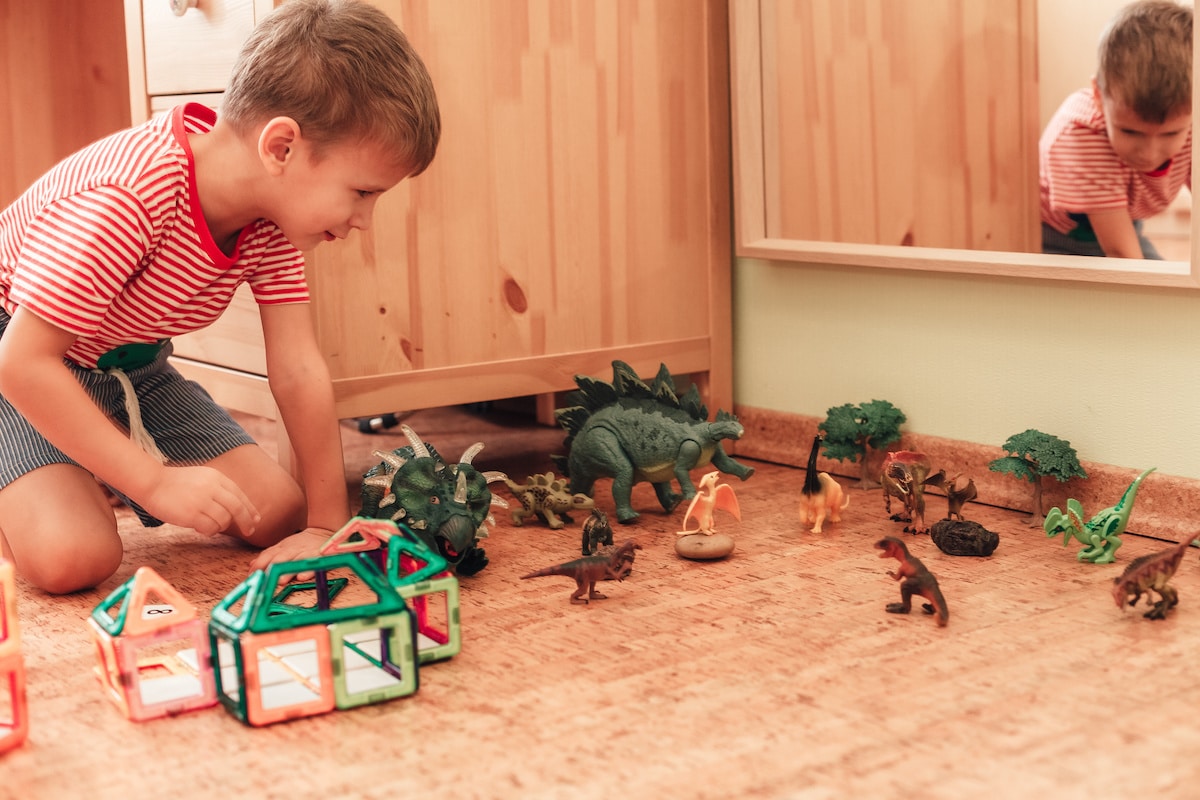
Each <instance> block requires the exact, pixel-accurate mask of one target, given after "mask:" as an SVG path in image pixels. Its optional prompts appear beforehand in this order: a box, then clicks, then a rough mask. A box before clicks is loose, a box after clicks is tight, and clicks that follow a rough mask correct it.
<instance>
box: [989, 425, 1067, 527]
mask: <svg viewBox="0 0 1200 800" xmlns="http://www.w3.org/2000/svg"><path fill="white" fill-rule="evenodd" d="M1004 450H1005V452H1007V453H1008V454H1009V455H1007V456H1005V457H1003V458H997V459H996V460H995V461H992V462H991V463H989V464H988V469H990V470H991V471H992V472H1007V473H1009V474H1010V475H1014V476H1016V477H1018V478H1020V479H1021V480H1025V481H1029V482H1030V483H1031V484H1033V515H1032V516H1031V517H1030V518H1029V524H1030V525H1031V526H1038V527H1040V526H1041V525H1042V521H1043V519H1044V518H1045V516H1044V514H1043V512H1042V478H1043V477H1045V476H1047V475H1049V476H1051V477H1053V478H1055V479H1057V480H1058V482H1059V483H1064V482H1066V481H1069V480H1070V479H1071V478H1086V477H1087V472H1085V471H1084V469H1083V467H1082V466H1080V464H1079V458H1078V456H1076V454H1075V448H1073V447H1071V443H1070V442H1068V441H1066V440H1065V439H1060V438H1058V437H1057V436H1051V435H1050V434H1048V433H1042V432H1041V431H1039V430H1034V429H1033V428H1030V429H1029V430H1027V431H1025V432H1024V433H1017V434H1014V435H1012V436H1010V437H1008V441H1006V442H1005V443H1004Z"/></svg>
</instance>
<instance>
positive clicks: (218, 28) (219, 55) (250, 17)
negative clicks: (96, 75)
mask: <svg viewBox="0 0 1200 800" xmlns="http://www.w3.org/2000/svg"><path fill="white" fill-rule="evenodd" d="M142 26H143V27H142V36H143V42H144V44H145V58H146V92H147V94H150V95H158V94H188V93H192V92H220V91H224V89H225V85H226V84H227V83H228V82H229V73H230V70H232V68H233V62H234V60H235V59H236V58H237V54H238V51H239V50H240V49H241V46H242V42H244V41H245V40H246V37H247V36H249V35H250V31H251V30H252V29H253V28H254V1H253V0H198V4H197V6H196V7H195V8H189V9H188V10H187V13H185V14H184V15H183V16H175V14H174V13H173V12H172V11H171V5H170V3H169V2H168V0H142Z"/></svg>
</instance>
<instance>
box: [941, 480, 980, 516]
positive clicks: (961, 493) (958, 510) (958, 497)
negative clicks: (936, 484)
mask: <svg viewBox="0 0 1200 800" xmlns="http://www.w3.org/2000/svg"><path fill="white" fill-rule="evenodd" d="M957 484H958V476H957V475H955V476H954V477H953V478H951V479H950V480H949V481H947V482H945V483H943V484H942V490H943V491H945V492H946V519H954V518H955V517H958V518H959V519H960V520H962V519H965V517H963V513H962V510H963V506H964V505H966V504H967V503H969V502H970V501H972V500H974V499H975V498H976V497H978V496H979V490H978V489H977V488H975V479H974V478H967V485H966V486H964V487H962V488H961V489H960V488H958V486H957Z"/></svg>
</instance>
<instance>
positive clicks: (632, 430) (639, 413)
mask: <svg viewBox="0 0 1200 800" xmlns="http://www.w3.org/2000/svg"><path fill="white" fill-rule="evenodd" d="M575 383H576V385H577V386H578V387H579V394H580V395H581V396H582V399H583V404H582V405H578V406H572V407H570V408H560V409H558V410H557V411H556V412H555V417H556V419H557V420H558V423H559V425H561V426H562V427H563V429H564V430H566V432H567V438H566V441H565V442H564V444H565V446H566V448H567V451H568V452H567V455H565V456H561V455H559V456H554V457H553V459H554V462H555V464H556V465H557V466H558V468H559V469H560V470H561V471H562V472H563V473H564V474H565V475H567V476H568V477H569V478H570V480H571V484H570V485H571V491H572V492H581V493H583V494H586V495H588V496H591V495H592V489H593V487H594V486H595V483H596V481H597V480H598V479H600V478H612V479H613V481H612V495H613V501H614V503H615V505H616V507H617V521H618V522H632V521H633V520H635V519H637V517H638V513H637V512H636V511H634V510H633V506H632V505H631V503H630V498H631V494H632V491H633V486H634V484H635V483H639V482H648V483H650V484H652V485H653V486H654V493H655V495H656V496H657V497H658V502H659V503H661V504H662V507H663V509H664V510H665V511H667V513H670V512H672V511H674V510H675V507H676V506H678V505H679V503H680V502H682V501H683V500H690V499H692V498H693V497H695V496H696V487H695V485H694V484H693V483H692V479H691V476H690V474H689V472H690V471H691V470H693V469H697V468H700V467H704V466H706V465H707V464H709V463H711V464H712V465H713V466H714V467H716V468H717V469H719V470H720V471H721V472H724V473H727V474H730V475H736V476H737V477H739V478H741V479H742V480H746V479H747V478H749V477H750V476H751V475H753V474H754V469H753V468H752V467H747V466H746V465H744V464H740V463H738V462H737V461H735V460H733V459H732V458H730V457H729V455H728V454H727V453H726V452H725V450H724V449H723V448H722V447H721V441H722V440H723V439H737V438H740V437H741V435H742V434H743V433H744V432H745V429H744V428H743V427H742V424H741V423H740V422H738V421H737V419H736V418H734V416H733V415H732V414H729V413H728V412H726V411H718V412H717V418H716V420H715V421H714V422H708V421H707V419H708V410H707V409H706V408H705V407H704V404H703V403H701V402H700V393H699V391H697V390H696V387H695V386H692V387H691V388H690V389H688V391H687V392H686V393H685V394H684V395H683V396H682V397H679V396H677V395H676V393H675V383H674V381H673V380H672V379H671V373H670V371H669V370H668V369H667V366H666V364H662V365H660V367H659V370H658V375H657V376H656V377H655V379H654V381H653V383H652V384H650V385H647V384H646V383H644V382H643V381H642V380H641V379H640V378H638V376H637V373H635V372H634V371H633V368H631V367H630V366H629V365H628V364H626V363H624V362H623V361H614V362H613V382H612V383H611V384H608V383H605V382H603V381H600V380H595V379H593V378H589V377H587V376H584V375H577V376H575ZM672 478H674V479H675V480H676V481H678V482H679V488H680V491H681V492H682V493H681V494H677V493H675V492H674V491H672V487H671V479H672Z"/></svg>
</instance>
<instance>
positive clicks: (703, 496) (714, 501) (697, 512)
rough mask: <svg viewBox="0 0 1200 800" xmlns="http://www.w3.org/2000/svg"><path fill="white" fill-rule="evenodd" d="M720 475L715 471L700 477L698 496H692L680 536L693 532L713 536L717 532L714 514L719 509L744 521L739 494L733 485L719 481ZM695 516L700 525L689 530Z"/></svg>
mask: <svg viewBox="0 0 1200 800" xmlns="http://www.w3.org/2000/svg"><path fill="white" fill-rule="evenodd" d="M720 477H721V473H720V472H715V471H714V472H710V473H708V474H707V475H705V476H704V477H703V478H701V479H700V485H699V486H697V487H696V496H695V497H693V498H692V504H691V505H689V506H688V510H687V513H686V514H685V515H684V516H683V530H681V531H678V535H679V536H688V535H690V534H693V533H704V534H708V535H709V536H711V535H712V534H713V533H715V532H716V529H715V526H714V525H713V515H714V512H716V511H717V510H718V509H720V510H722V511H728V512H729V513H730V514H732V515H733V518H734V519H736V520H737V521H738V522H741V521H742V512H741V509H739V508H738V501H737V495H736V494H734V493H733V487H732V486H730V485H729V484H727V483H722V484H718V483H717V479H718V478H720ZM693 517H695V518H696V524H697V525H699V526H700V527H699V528H696V529H694V530H689V529H688V523H689V522H691V520H692V518H693Z"/></svg>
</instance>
